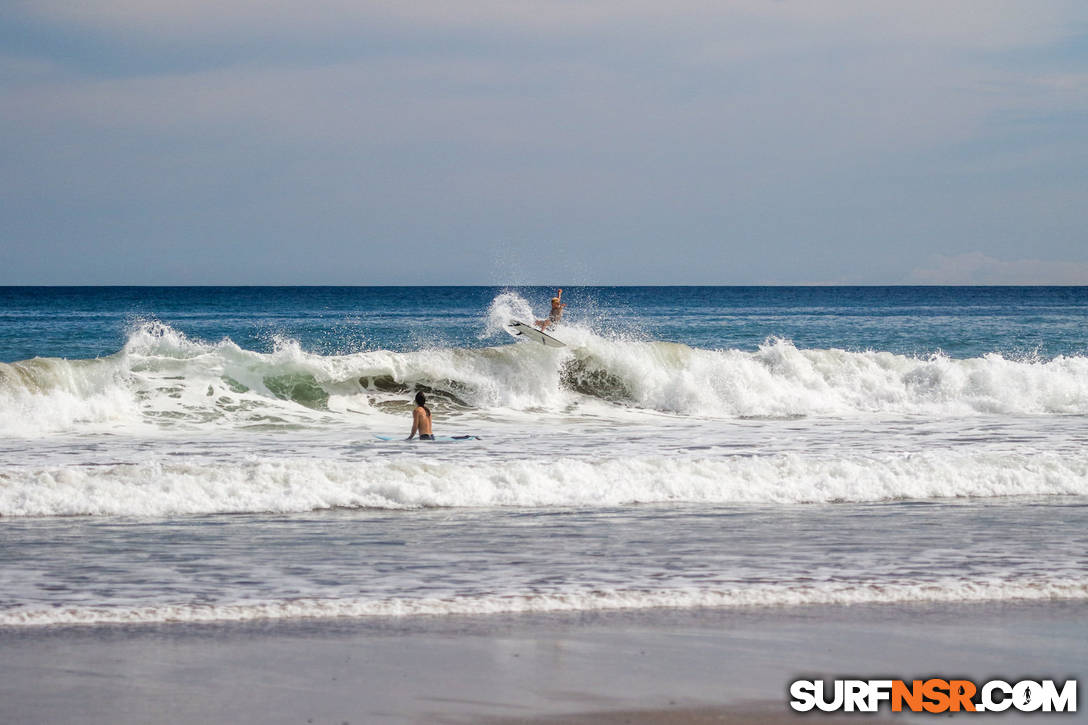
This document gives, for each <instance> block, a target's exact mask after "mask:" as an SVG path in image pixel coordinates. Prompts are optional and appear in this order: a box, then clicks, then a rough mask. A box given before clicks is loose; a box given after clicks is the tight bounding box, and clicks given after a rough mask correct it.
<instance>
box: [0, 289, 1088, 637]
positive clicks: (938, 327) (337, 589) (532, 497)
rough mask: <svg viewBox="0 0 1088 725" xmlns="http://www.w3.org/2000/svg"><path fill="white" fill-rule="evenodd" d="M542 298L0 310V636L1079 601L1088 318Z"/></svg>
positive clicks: (886, 299)
mask: <svg viewBox="0 0 1088 725" xmlns="http://www.w3.org/2000/svg"><path fill="white" fill-rule="evenodd" d="M553 294H554V290H553V289H551V288H492V287H411V288H407V287H406V288H400V287H381V288H335V287H317V288H248V287H247V288H214V287H200V288H148V287H131V288H121V287H111V288H30V287H18V288H0V591H4V592H5V594H4V597H3V599H2V600H0V626H51V625H57V624H66V623H76V624H86V625H95V624H102V623H110V622H114V623H116V622H120V623H127V622H143V621H155V622H164V621H206V620H223V619H227V620H230V619H250V618H272V619H275V618H284V617H329V616H335V617H371V616H375V615H383V616H414V615H417V614H444V613H483V614H486V613H490V612H503V611H506V612H508V611H552V610H574V611H582V610H591V609H626V608H645V607H706V606H711V607H733V606H755V607H764V606H786V605H805V604H832V605H839V604H841V605H849V604H851V603H857V602H887V603H896V602H899V603H901V602H913V601H952V602H964V603H969V602H976V601H1006V600H1019V599H1034V600H1038V599H1074V600H1084V599H1088V560H1086V559H1085V556H1084V552H1085V551H1088V528H1086V527H1085V518H1084V517H1085V512H1086V511H1088V453H1086V451H1088V448H1086V446H1085V444H1086V443H1088V340H1086V337H1085V324H1084V323H1085V321H1086V312H1088V288H1083V287H992V288H976V287H797V288H790V287H785V288H784V287H747V288H733V287H568V288H565V290H564V293H563V300H564V302H566V303H567V305H568V307H567V308H566V313H565V317H564V320H563V323H562V324H561V325H560V326H559V327H557V328H556V329H555V330H554V331H553V334H554V335H555V336H556V337H558V338H559V339H561V340H562V341H563V342H565V343H566V347H564V348H560V349H553V348H545V347H543V346H538V345H534V344H531V343H526V342H521V341H517V340H515V339H514V337H512V336H511V335H510V334H508V333H507V331H506V330H505V329H504V328H505V325H506V323H507V322H509V321H510V320H511V319H522V320H527V321H530V320H531V319H534V318H540V317H543V316H544V315H545V313H546V310H547V307H548V299H549V298H550V297H551V296H552V295H553ZM417 391H423V392H424V393H425V394H426V395H427V396H429V398H430V402H429V405H430V406H431V408H432V411H433V416H434V425H435V432H436V433H439V434H440V435H468V434H471V435H473V436H478V437H479V439H478V440H470V441H465V442H458V443H456V444H452V445H442V446H438V445H428V444H423V443H418V442H414V443H408V442H405V441H401V440H384V439H381V438H379V437H378V436H379V435H381V436H383V437H390V436H392V437H394V438H395V437H399V436H406V435H407V432H408V428H409V424H410V420H409V413H410V410H411V407H412V404H411V402H410V401H411V398H412V396H413V395H414V394H415V393H416V392H417Z"/></svg>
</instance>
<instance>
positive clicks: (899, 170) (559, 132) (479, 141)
mask: <svg viewBox="0 0 1088 725" xmlns="http://www.w3.org/2000/svg"><path fill="white" fill-rule="evenodd" d="M1086 230H1088V3H1085V2H1083V0H1023V1H1013V0H959V1H957V2H954V3H949V2H946V1H945V0H939V1H938V0H912V1H910V2H906V1H901V2H900V1H895V2H873V1H872V0H804V1H801V0H737V1H730V0H716V1H713V2H711V1H703V0H674V2H670V3H661V2H647V1H645V0H577V1H576V0H552V1H551V2H523V1H520V0H480V1H478V2H465V3H451V2H448V0H412V1H411V2H403V1H393V2H365V1H364V0H309V1H308V2H305V3H300V2H289V1H287V0H185V1H184V2H183V1H181V0H83V1H81V2H71V1H70V0H31V1H24V0H7V2H6V3H5V4H4V9H3V10H0V284H359V285H372V284H497V285H502V284H535V283H540V284H560V285H562V284H568V285H577V284H847V283H849V284H853V283H861V284H880V283H890V284H988V283H1014V284H1045V283H1073V284H1088V232H1086Z"/></svg>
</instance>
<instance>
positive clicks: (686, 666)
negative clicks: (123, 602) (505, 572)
mask: <svg viewBox="0 0 1088 725" xmlns="http://www.w3.org/2000/svg"><path fill="white" fill-rule="evenodd" d="M1086 623H1088V602H1084V601H1056V602H1033V603H1023V602H1003V603H985V604H928V605H912V606H904V605H852V606H809V607H793V608H775V609H746V610H735V609H733V610H643V611H639V612H592V613H577V614H572V613H560V614H533V615H491V616H447V617H411V618H373V619H368V620H366V621H360V620H286V621H272V622H250V623H244V624H239V623H221V624H172V625H171V624H147V625H112V626H104V627H103V626H99V627H42V628H12V627H6V628H0V721H3V722H19V723H31V724H32V723H55V722H76V721H78V722H80V723H82V724H84V725H97V724H98V723H102V724H103V725H106V724H107V723H109V724H111V725H125V724H127V723H146V722H155V723H159V724H160V725H174V724H181V723H194V722H234V723H247V722H253V723H258V722H260V723H315V724H316V723H336V725H342V723H344V722H348V723H371V722H374V723H425V722H444V723H452V724H455V725H456V724H457V723H475V722H480V723H494V724H495V725H504V724H505V725H513V724H514V723H519V722H520V723H538V724H539V725H545V724H547V723H552V724H553V725H575V724H576V723H581V722H602V723H613V722H615V723H620V722H627V721H630V722H640V723H641V722H645V723H662V724H665V723H669V724H673V725H688V724H689V725H701V723H704V722H725V723H730V722H766V723H777V722H783V721H786V720H790V721H792V720H795V718H796V717H799V716H795V715H794V714H793V713H791V712H790V711H789V710H788V706H787V695H786V692H787V687H788V683H789V682H790V681H792V680H793V679H797V678H799V677H819V676H824V677H828V676H861V677H883V676H895V677H900V676H901V677H904V678H907V677H911V676H930V675H941V674H944V675H956V676H963V677H968V678H971V679H976V680H983V679H990V678H994V677H1005V678H1013V677H1017V678H1019V677H1028V676H1031V677H1040V676H1054V677H1062V678H1066V679H1068V678H1071V677H1076V676H1078V675H1082V674H1084V673H1085V672H1088V655H1086V654H1085V652H1084V648H1083V646H1082V643H1083V642H1084V640H1085V635H1086V633H1088V624H1086ZM755 703H759V704H758V705H756V704H755ZM602 713H605V714H602ZM857 717H858V716H856V715H853V716H850V719H852V720H856V719H857ZM908 717H909V716H908ZM977 717H978V716H974V719H977ZM986 717H988V716H983V719H985V718H986ZM995 717H997V716H996V715H995ZM1001 717H1002V720H1001V721H1002V722H1011V721H1013V720H1015V719H1016V718H1017V716H1016V715H1012V716H1010V715H1008V714H1005V715H1004V716H1001ZM625 718H626V719H625ZM820 720H821V722H830V720H829V719H828V718H827V717H826V716H824V717H820Z"/></svg>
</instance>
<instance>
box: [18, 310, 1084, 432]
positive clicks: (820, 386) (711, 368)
mask: <svg viewBox="0 0 1088 725" xmlns="http://www.w3.org/2000/svg"><path fill="white" fill-rule="evenodd" d="M501 314H510V312H509V310H506V309H505V308H504V309H503V311H502V312H501V313H499V315H496V314H493V315H492V317H497V316H500V315H501ZM497 329H498V328H496V330H497ZM496 330H491V329H490V323H489V332H495V331H496ZM562 335H563V337H564V339H565V341H566V342H567V343H568V347H566V348H562V349H550V348H545V347H543V346H535V345H531V344H502V345H498V346H493V347H481V348H446V349H423V350H416V351H409V352H391V351H386V350H376V351H367V352H359V353H355V354H350V355H328V356H323V355H318V354H313V353H308V352H305V351H303V350H302V349H301V347H300V346H299V345H298V343H297V342H295V341H293V340H289V339H281V340H278V342H277V344H276V347H275V349H274V350H273V351H272V352H270V353H261V352H255V351H252V350H246V349H243V348H241V347H239V346H238V345H236V344H235V343H234V342H232V341H231V340H229V339H224V340H222V341H219V342H215V343H208V342H202V341H197V340H192V339H190V338H188V337H186V336H185V335H184V334H182V333H180V332H178V331H176V330H174V329H172V328H170V327H168V326H166V325H163V324H161V323H155V322H148V323H143V324H141V325H139V326H138V327H137V328H136V329H134V330H133V331H132V333H131V334H130V335H129V338H128V340H127V341H126V343H125V345H124V347H123V348H122V349H121V350H120V351H119V352H117V353H115V354H113V355H110V356H108V357H103V358H98V359H92V360H66V359H59V358H34V359H32V360H25V361H22V362H15V363H8V364H5V363H0V432H3V433H5V434H8V435H38V434H41V433H48V432H61V431H77V432H78V431H85V430H86V431H99V430H105V431H109V430H114V429H117V428H124V427H129V426H133V425H136V426H147V425H151V426H155V427H160V428H163V427H165V428H169V427H178V426H181V427H184V428H199V427H206V426H225V427H227V428H234V429H245V428H277V427H288V428H297V427H303V428H305V427H310V426H326V425H333V426H335V425H337V424H338V423H343V422H344V421H345V419H346V417H347V416H350V415H356V416H357V415H359V414H362V415H371V414H377V415H380V414H382V413H398V414H402V413H403V412H404V411H405V410H407V405H408V404H407V401H408V400H409V399H410V396H411V394H412V392H413V391H415V390H425V391H429V392H430V393H432V395H433V397H434V398H435V403H436V405H438V406H439V408H440V409H443V408H444V409H445V410H446V411H449V412H455V413H456V412H457V411H468V410H493V411H497V412H498V413H501V412H502V411H503V410H511V409H513V410H533V411H538V412H543V413H548V412H555V413H559V412H561V411H569V410H570V409H571V408H572V406H573V407H575V408H577V407H579V406H582V407H584V408H587V409H592V410H594V411H595V412H596V413H598V414H604V415H607V414H609V413H613V414H616V415H622V414H624V413H626V412H638V411H649V412H655V413H667V414H672V415H679V416H693V417H712V418H741V417H768V418H778V417H782V418H788V417H799V416H836V417H849V416H854V415H860V414H869V413H891V414H907V415H910V414H923V415H927V416H936V417H941V416H965V415H987V414H1004V415H1008V414H1025V415H1055V414H1059V415H1060V414H1076V415H1083V414H1088V357H1083V356H1069V357H1057V358H1054V359H1051V360H1013V359H1007V358H1005V357H1002V356H1001V355H999V354H997V353H994V354H989V355H986V356H984V357H978V358H970V359H962V360H961V359H952V358H949V357H946V356H944V355H940V354H937V355H932V356H929V357H925V358H919V357H910V356H904V355H898V354H893V353H890V352H880V351H867V352H851V351H846V350H839V349H826V350H815V349H798V348H797V347H796V346H795V345H794V344H793V343H791V342H790V341H788V340H782V339H770V340H767V341H766V342H764V343H763V344H762V345H760V346H759V348H758V350H755V351H742V350H706V349H699V348H692V347H689V346H687V345H683V344H679V343H669V342H657V341H640V340H624V339H609V338H606V337H602V336H600V335H597V334H595V333H593V332H592V331H590V330H588V329H584V328H578V327H568V328H564V329H563V331H562ZM352 422H353V424H355V423H357V419H356V420H353V421H352Z"/></svg>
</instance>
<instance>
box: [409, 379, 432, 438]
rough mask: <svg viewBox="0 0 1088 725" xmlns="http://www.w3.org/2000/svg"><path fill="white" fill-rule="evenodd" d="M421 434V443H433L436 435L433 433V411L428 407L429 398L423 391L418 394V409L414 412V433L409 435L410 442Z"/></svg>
mask: <svg viewBox="0 0 1088 725" xmlns="http://www.w3.org/2000/svg"><path fill="white" fill-rule="evenodd" d="M416 433H419V439H420V440H421V441H433V440H434V433H433V432H432V431H431V409H430V408H428V407H427V396H426V395H424V394H423V392H422V391H420V392H418V393H416V408H415V410H413V411H412V432H411V433H409V434H408V440H412V439H413V438H415V437H416Z"/></svg>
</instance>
